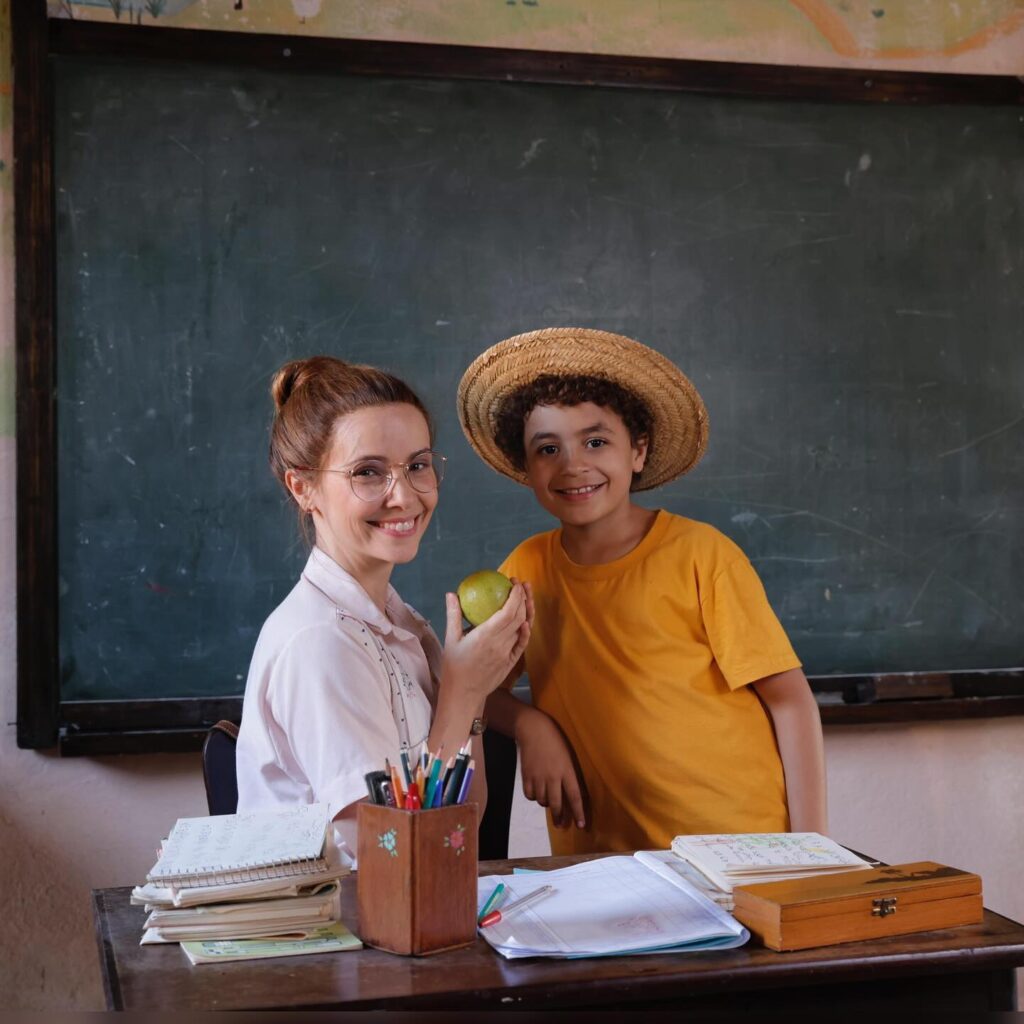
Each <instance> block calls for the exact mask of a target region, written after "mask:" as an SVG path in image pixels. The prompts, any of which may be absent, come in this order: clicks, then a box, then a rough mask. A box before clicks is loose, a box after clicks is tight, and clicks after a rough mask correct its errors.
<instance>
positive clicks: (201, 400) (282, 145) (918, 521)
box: [54, 58, 1024, 700]
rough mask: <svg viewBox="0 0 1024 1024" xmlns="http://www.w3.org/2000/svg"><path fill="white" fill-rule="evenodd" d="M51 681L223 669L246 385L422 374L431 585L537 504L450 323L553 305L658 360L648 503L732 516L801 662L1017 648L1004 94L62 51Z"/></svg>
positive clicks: (518, 532)
mask: <svg viewBox="0 0 1024 1024" xmlns="http://www.w3.org/2000/svg"><path fill="white" fill-rule="evenodd" d="M55 85H56V88H55V98H54V111H55V119H56V121H55V132H56V152H55V165H54V166H55V181H56V201H57V225H58V238H57V242H58V255H57V294H58V317H57V330H58V358H57V366H58V389H57V392H58V404H57V411H58V429H59V446H58V477H59V492H58V522H59V562H60V578H59V590H60V599H59V600H60V605H59V631H60V658H61V666H62V678H63V682H62V696H63V697H64V698H65V699H68V700H86V699H115V698H126V697H127V698H133V697H136V698H143V697H168V696H190V695H217V694H231V693H238V692H240V691H241V690H242V688H243V686H244V680H245V674H246V671H247V667H248V662H249V657H250V655H251V652H252V648H253V644H254V643H255V640H256V636H257V633H258V631H259V629H260V626H261V624H262V622H263V620H264V618H265V617H266V615H267V614H268V613H269V612H270V610H271V609H272V608H273V607H274V605H275V604H276V603H277V602H278V601H280V600H281V599H282V598H283V597H284V595H285V594H286V593H287V592H288V590H289V588H290V587H291V586H292V585H293V583H294V580H295V579H296V576H297V573H298V571H299V569H300V567H301V565H302V562H303V560H304V557H305V552H304V549H303V545H302V542H301V541H300V539H299V536H298V532H297V529H296V523H295V519H294V515H293V513H292V511H291V510H290V509H289V507H288V506H287V505H286V503H285V501H284V498H283V495H282V493H281V492H280V491H279V489H278V486H277V484H276V482H275V481H274V480H273V478H272V477H271V474H270V472H269V469H268V468H267V460H266V447H267V432H268V426H269V421H270V413H271V403H270V398H269V395H268V382H269V379H270V375H271V373H272V372H273V370H274V369H275V368H276V367H277V366H278V365H279V364H280V363H281V362H282V361H284V360H285V359H288V358H291V357H295V356H301V355H307V354H313V353H318V352H326V353H331V354H335V355H338V356H342V357H344V358H346V359H350V360H358V361H367V362H372V363H376V364H380V365H383V366H386V367H389V368H391V369H393V370H395V371H397V372H398V373H399V374H400V375H402V376H404V377H406V378H407V379H408V380H410V382H412V383H413V384H414V385H415V386H416V387H417V388H418V389H419V390H420V391H421V393H422V394H423V395H424V397H425V399H426V401H427V403H428V405H429V406H430V407H431V409H432V410H433V413H434V415H435V418H436V421H437V446H438V447H439V448H440V449H441V450H442V451H444V452H446V453H447V454H448V455H449V457H450V462H449V474H448V478H447V479H446V480H445V483H444V490H443V494H442V498H441V503H440V507H439V511H438V514H437V515H436V517H435V520H434V525H433V527H432V529H431V532H430V535H429V537H428V538H427V539H426V541H425V543H424V545H423V547H422V549H421V554H420V557H419V558H418V559H417V560H416V562H415V563H413V564H412V565H410V566H407V567H403V568H401V569H400V570H399V571H398V572H397V573H396V577H395V582H396V585H397V586H398V588H399V590H400V592H401V593H402V594H403V596H404V597H405V598H406V600H408V601H409V602H410V603H412V604H413V605H415V606H416V607H418V608H419V609H421V610H422V611H423V612H424V613H425V614H427V615H428V616H429V617H430V618H431V619H432V620H433V621H434V623H435V625H437V626H439V627H443V621H442V607H443V592H444V590H445V589H446V588H452V587H454V586H455V585H456V584H457V583H458V581H459V580H460V579H461V577H462V576H463V575H464V574H465V573H467V572H469V571H470V570H473V569H476V568H479V567H482V566H493V565H495V564H497V563H498V562H499V561H500V560H501V558H502V557H503V556H504V554H505V553H506V552H507V551H508V550H509V549H510V548H511V547H512V546H513V545H514V544H515V543H517V542H518V541H519V540H520V539H521V538H523V537H524V536H526V535H528V534H530V533H532V532H535V531H537V530H540V529H546V528H548V527H549V526H550V525H551V524H550V521H549V520H548V519H547V518H546V516H545V514H544V513H542V512H540V511H539V510H538V509H537V508H536V507H535V506H534V504H533V502H532V499H531V497H530V496H529V494H528V493H527V492H526V491H524V490H521V489H518V488H517V487H516V486H515V485H513V484H511V483H509V482H508V481H506V480H504V479H503V478H500V477H498V476H496V475H495V474H493V473H491V472H490V471H489V470H486V469H485V468H484V467H483V466H482V465H481V464H480V463H478V462H477V461H476V459H475V458H474V456H473V455H472V453H471V452H470V450H469V448H468V446H467V445H466V443H465V442H464V441H463V439H462V436H461V433H460V431H459V429H458V425H457V422H456V419H455V414H454V390H455V384H456V382H457V380H458V377H459V374H460V373H461V371H462V369H463V368H464V366H465V365H466V364H467V363H468V362H469V361H470V359H472V358H473V357H474V356H475V355H476V354H477V353H478V352H479V351H480V350H481V349H482V348H484V347H485V346H487V345H489V344H491V343H492V342H494V341H497V340H500V339H501V338H503V337H506V336H508V335H511V334H515V333H518V332H520V331H524V330H529V329H532V328H535V327H541V326H549V325H567V324H581V325H585V326H594V327H600V328H604V329H607V330H612V331H618V332H621V333H624V334H628V335H630V336H633V337H636V338H638V339H640V340H642V341H644V342H646V343H648V344H650V345H652V346H654V347H655V348H657V349H660V350H661V351H663V352H665V353H666V354H668V355H669V356H670V357H672V358H673V359H675V360H676V361H677V362H678V363H679V364H680V365H681V366H682V367H683V368H684V370H685V371H686V372H687V373H688V374H690V376H691V377H692V378H693V379H694V381H695V382H696V384H697V386H698V387H699V388H700V390H701V392H702V394H703V396H704V398H705V400H706V402H707V405H708V408H709V412H710V420H711V440H710V447H709V451H708V454H707V456H706V457H705V459H704V461H703V462H702V463H701V465H700V466H699V467H698V469H697V470H696V471H695V472H694V473H693V474H692V475H691V476H690V477H688V478H685V479H684V480H682V481H680V482H677V483H675V484H673V485H671V486H669V487H667V488H664V489H663V490H661V491H656V492H653V493H652V494H650V495H647V496H645V498H644V500H645V502H647V503H649V504H651V505H659V506H664V507H667V508H670V509H672V510H673V511H676V512H680V513H682V514H684V515H690V516H693V517H695V518H699V519H704V520H708V521H710V522H712V523H714V524H715V525H716V526H718V527H719V528H720V529H722V530H723V531H725V532H726V533H727V534H729V535H730V536H732V537H733V538H734V539H735V540H736V541H738V542H739V544H740V545H741V546H742V547H743V548H744V549H745V550H746V552H747V553H748V554H749V556H750V557H751V559H752V560H753V562H754V564H755V566H756V567H757V569H758V570H759V571H760V573H761V575H762V578H763V579H764V581H765V585H766V587H767V590H768V593H769V596H770V598H771V599H772V602H773V604H774V606H775V609H776V611H777V612H778V614H779V616H780V618H781V619H782V621H783V623H784V625H785V626H786V628H787V629H788V631H789V633H790V636H791V637H792V639H793V641H794V643H795V645H796V647H797V650H798V652H799V653H800V655H801V656H802V658H803V659H804V661H805V666H806V668H807V670H808V672H810V673H815V674H828V673H836V672H877V671H908V670H932V669H934V670H941V669H954V668H984V667H1001V666H1010V665H1016V664H1020V661H1021V655H1022V643H1021V638H1022V633H1024V628H1022V626H1021V623H1022V622H1024V547H1022V537H1024V529H1022V526H1024V444H1022V441H1024V338H1022V324H1024V124H1022V114H1021V111H1020V109H1019V108H1014V107H1012V106H1004V107H991V108H984V107H974V106H955V107H954V106H948V107H946V106H929V107H923V108H917V107H888V106H882V105H879V106H872V107H867V106H858V105H853V104H849V105H845V104H837V103H816V102H806V101H780V100H771V101H769V100H752V99H742V100H741V99H727V98H721V97H707V96H693V95H684V94H678V93H671V92H657V91H646V90H640V89H636V90H615V89H608V88H594V87H590V88H588V87H575V86H564V85H524V84H511V83H501V82H476V81H461V82H453V81H426V80H421V81H414V80H401V79H386V78H363V77H354V76H342V75H338V76H331V75H326V74H308V75H284V74H278V73H276V72H272V71H253V70H245V69H240V68H216V67H211V66H200V65H194V66H193V65H183V64H177V63H174V62H167V63H153V64H150V65H145V64H141V63H128V62H126V63H117V62H110V61H108V62H103V61H100V60H97V59H72V58H64V59H58V60H57V62H56V68H55Z"/></svg>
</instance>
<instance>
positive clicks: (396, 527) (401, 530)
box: [370, 516, 419, 537]
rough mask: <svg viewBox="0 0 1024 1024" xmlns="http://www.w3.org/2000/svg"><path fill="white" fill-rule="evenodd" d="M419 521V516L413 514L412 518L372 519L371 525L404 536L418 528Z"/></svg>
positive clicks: (385, 531) (393, 534) (396, 535)
mask: <svg viewBox="0 0 1024 1024" xmlns="http://www.w3.org/2000/svg"><path fill="white" fill-rule="evenodd" d="M418 521H419V516H413V517H412V518H411V519H390V520H381V521H374V520H370V525H371V526H373V527H375V528H376V529H378V530H381V531H383V532H384V533H389V534H391V535H392V536H394V537H403V536H405V535H406V534H409V533H412V532H413V530H415V529H416V523H417V522H418Z"/></svg>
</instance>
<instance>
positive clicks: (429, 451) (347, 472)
mask: <svg viewBox="0 0 1024 1024" xmlns="http://www.w3.org/2000/svg"><path fill="white" fill-rule="evenodd" d="M424 455H431V456H433V458H434V464H435V475H436V464H437V460H439V459H440V461H441V475H440V476H439V477H437V484H436V485H435V486H434V487H432V488H430V489H429V490H426V491H421V490H420V489H419V488H418V487H417V486H416V485H415V484H414V483H413V482H412V478H411V477H410V476H409V463H410V462H415V461H416V458H420V457H422V456H424ZM447 464H448V456H447V455H442V454H441V453H440V452H439V451H438V450H437V449H436V448H424V449H423V451H421V452H417V453H416V457H415V458H412V459H410V460H409V462H389V463H388V475H387V477H386V479H387V484H386V486H385V487H384V490H383V491H381V492H380V494H377V495H375V496H374V497H372V498H364V497H363V496H362V495H361V494H360V493H359V492H358V491H357V490H356V485H355V482H354V480H353V474H354V473H355V472H356V471H355V470H354V469H331V468H329V467H326V466H325V467H324V468H323V469H308V468H306V469H300V470H298V472H299V473H340V474H341V475H342V476H347V477H348V484H349V487H351V488H352V493H353V494H354V495H355V496H356V497H357V498H358V499H359V500H360V501H366V502H370V501H380V500H381V498H386V497H387V496H388V495H389V494H390V493H391V491H392V490H393V489H394V486H395V480H397V479H398V477H397V475H396V474H395V469H396V468H398V467H400V468H401V470H402V472H403V473H404V474H405V480H406V483H408V485H409V486H410V487H411V488H412V489H413V490H414V491H415V492H416V493H417V494H432V493H434V492H437V491H440V490H441V482H442V481H443V480H444V473H445V467H446V466H447Z"/></svg>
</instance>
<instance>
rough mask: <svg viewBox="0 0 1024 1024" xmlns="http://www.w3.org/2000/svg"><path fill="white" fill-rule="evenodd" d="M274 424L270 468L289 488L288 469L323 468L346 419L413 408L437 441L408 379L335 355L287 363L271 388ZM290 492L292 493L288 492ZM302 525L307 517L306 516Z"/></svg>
mask: <svg viewBox="0 0 1024 1024" xmlns="http://www.w3.org/2000/svg"><path fill="white" fill-rule="evenodd" d="M270 394H271V395H272V396H273V399H274V409H275V411H274V422H273V425H272V426H271V428H270V468H271V469H272V470H273V471H274V476H276V477H277V479H278V480H280V481H281V486H282V487H284V488H285V490H288V487H287V484H285V481H284V475H285V473H286V472H287V471H288V470H289V469H298V470H301V469H320V467H321V466H322V465H323V463H324V460H325V459H326V457H327V454H328V452H329V450H330V447H331V435H332V433H333V431H334V426H335V424H336V423H337V422H338V420H339V419H340V418H341V417H342V416H346V415H348V414H349V413H350V412H355V411H356V410H357V409H368V408H371V407H373V406H378V405H394V404H399V405H411V406H413V407H414V408H416V409H419V411H420V412H421V413H423V418H424V419H425V420H426V421H427V429H428V430H429V431H430V437H431V443H433V436H434V428H433V424H432V423H431V421H430V414H429V413H428V412H427V410H426V407H425V406H424V405H423V403H422V402H421V401H420V399H419V396H418V395H417V394H416V392H415V391H413V389H412V388H411V387H409V385H408V384H406V383H405V381H402V380H399V379H398V377H395V376H394V375H393V374H390V373H388V372H387V371H386V370H379V369H377V367H375V366H363V365H358V364H356V363H346V362H344V361H343V360H341V359H335V358H334V357H333V356H311V357H310V358H309V359H296V360H293V361H292V362H290V363H285V364H284V366H282V367H281V369H279V370H278V371H277V373H275V374H274V379H273V381H271V384H270ZM290 493H291V492H289V494H290ZM300 515H301V516H302V519H303V527H304V531H303V532H306V531H305V527H306V526H308V523H307V522H306V520H307V518H308V515H307V514H304V513H302V511H301V509H300Z"/></svg>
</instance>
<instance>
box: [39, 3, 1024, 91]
mask: <svg viewBox="0 0 1024 1024" xmlns="http://www.w3.org/2000/svg"><path fill="white" fill-rule="evenodd" d="M49 8H50V13H51V15H52V16H53V17H65V18H83V19H89V20H96V21H116V22H121V23H125V24H127V23H132V24H146V25H148V24H155V25H171V26H175V27H182V28H213V29H227V30H233V31H252V32H271V33H288V34H293V35H303V34H308V35H317V36H339V37H341V36H343V37H349V38H368V39H393V40H404V41H417V42H447V43H460V44H466V45H476V46H514V47H525V48H528V49H539V50H571V51H580V52H589V53H622V54H633V55H637V56H651V57H689V58H694V59H704V60H738V61H757V62H762V63H773V64H807V65H817V66H838V67H864V68H886V67H887V68H905V69H910V70H919V71H924V70H936V71H962V72H981V73H990V74H1024V0H670V2H667V3H666V2H664V0H374V2H363V3H358V2H343V0H49Z"/></svg>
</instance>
